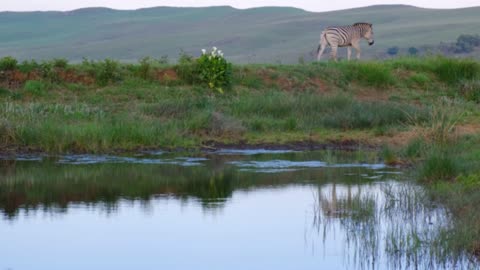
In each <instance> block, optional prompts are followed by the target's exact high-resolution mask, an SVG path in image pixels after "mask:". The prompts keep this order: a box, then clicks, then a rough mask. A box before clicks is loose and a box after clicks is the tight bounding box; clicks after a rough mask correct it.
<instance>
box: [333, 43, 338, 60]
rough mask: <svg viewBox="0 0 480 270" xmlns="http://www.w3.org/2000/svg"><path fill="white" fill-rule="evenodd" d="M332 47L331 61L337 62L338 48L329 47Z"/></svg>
mask: <svg viewBox="0 0 480 270" xmlns="http://www.w3.org/2000/svg"><path fill="white" fill-rule="evenodd" d="M331 47H332V59H333V60H334V61H335V62H337V50H338V46H331Z"/></svg>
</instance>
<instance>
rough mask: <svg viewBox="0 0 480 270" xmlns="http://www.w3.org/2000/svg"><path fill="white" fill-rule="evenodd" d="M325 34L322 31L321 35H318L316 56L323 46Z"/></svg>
mask: <svg viewBox="0 0 480 270" xmlns="http://www.w3.org/2000/svg"><path fill="white" fill-rule="evenodd" d="M325 34H326V33H325V31H322V34H320V43H319V44H318V48H317V54H318V53H319V52H320V49H321V48H322V44H324V43H325V42H326V41H327V40H326V39H327V38H326V37H325Z"/></svg>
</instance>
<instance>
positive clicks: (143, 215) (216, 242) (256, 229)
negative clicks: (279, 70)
mask: <svg viewBox="0 0 480 270" xmlns="http://www.w3.org/2000/svg"><path fill="white" fill-rule="evenodd" d="M0 164H1V166H0V239H1V243H2V244H0V270H4V269H12V270H17V269H18V270H22V269H49V270H50V269H79V270H80V269H81V270H85V269H242V270H243V269H262V270H263V269H275V270H281V269H476V268H475V266H476V265H475V264H474V263H473V262H472V261H470V260H469V258H468V256H467V255H458V254H457V255H455V256H450V255H449V254H448V253H447V252H445V251H444V250H442V249H441V247H440V248H438V247H437V248H431V243H435V241H438V238H439V232H441V231H445V230H448V227H449V226H450V221H449V219H448V213H447V212H446V211H445V210H444V209H442V208H441V206H438V205H433V204H431V203H428V200H426V199H425V197H426V196H425V194H424V193H423V191H422V189H421V187H419V186H417V185H415V184H414V183H413V182H411V181H409V178H410V177H409V172H408V171H406V170H402V169H399V168H395V167H389V166H386V165H384V164H383V163H382V162H381V161H380V160H379V159H378V157H377V156H376V154H375V153H370V152H360V151H354V152H331V151H321V152H290V151H267V150H250V151H248V150H246V151H245V150H222V151H217V152H214V153H201V154H191V153H189V154H183V155H182V154H179V153H176V154H172V153H165V152H146V153H141V154H136V155H131V156H92V155H72V156H58V157H51V156H21V157H16V158H15V159H13V158H11V157H2V158H1V161H0ZM440 246H441V245H440Z"/></svg>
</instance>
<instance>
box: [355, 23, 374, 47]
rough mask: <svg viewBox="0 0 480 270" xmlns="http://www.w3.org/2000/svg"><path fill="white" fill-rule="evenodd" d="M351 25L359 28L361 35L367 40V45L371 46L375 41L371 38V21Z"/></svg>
mask: <svg viewBox="0 0 480 270" xmlns="http://www.w3.org/2000/svg"><path fill="white" fill-rule="evenodd" d="M353 26H356V27H359V28H360V30H361V31H360V33H361V34H362V37H363V38H364V39H366V40H367V41H368V45H370V46H372V45H373V44H374V43H375V40H374V38H373V26H372V24H371V23H356V24H354V25H353Z"/></svg>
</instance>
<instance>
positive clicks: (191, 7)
mask: <svg viewBox="0 0 480 270" xmlns="http://www.w3.org/2000/svg"><path fill="white" fill-rule="evenodd" d="M215 7H217V8H218V7H226V8H231V9H235V10H253V9H261V8H291V9H298V10H302V11H305V12H309V13H326V12H335V11H346V10H354V9H363V8H371V7H413V8H418V9H428V10H460V9H468V8H478V7H480V5H474V6H468V7H459V8H429V7H421V6H415V5H407V4H379V5H366V6H357V7H352V8H344V9H333V10H325V11H312V10H307V9H304V8H299V7H294V6H259V7H248V8H238V7H234V6H231V5H212V6H149V7H140V8H128V9H122V8H112V7H107V6H90V7H81V8H76V9H68V10H54V9H51V10H50V9H45V10H0V13H33V12H58V13H70V12H76V11H81V10H88V9H106V10H111V11H140V10H146V9H155V8H179V9H180V8H185V9H201V8H215Z"/></svg>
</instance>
